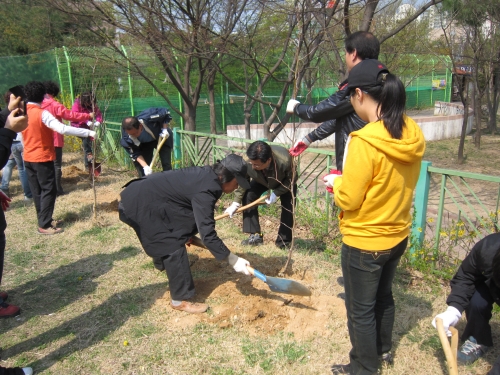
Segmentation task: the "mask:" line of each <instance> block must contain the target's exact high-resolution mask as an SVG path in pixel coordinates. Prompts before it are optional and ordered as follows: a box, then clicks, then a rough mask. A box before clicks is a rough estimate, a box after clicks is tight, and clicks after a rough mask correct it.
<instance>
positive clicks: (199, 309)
mask: <svg viewBox="0 0 500 375" xmlns="http://www.w3.org/2000/svg"><path fill="white" fill-rule="evenodd" d="M170 307H171V308H173V309H174V310H179V311H185V312H187V313H190V314H201V313H204V312H205V311H207V309H208V305H207V304H206V303H193V302H188V301H182V302H181V304H180V305H178V306H174V305H173V304H172V302H170Z"/></svg>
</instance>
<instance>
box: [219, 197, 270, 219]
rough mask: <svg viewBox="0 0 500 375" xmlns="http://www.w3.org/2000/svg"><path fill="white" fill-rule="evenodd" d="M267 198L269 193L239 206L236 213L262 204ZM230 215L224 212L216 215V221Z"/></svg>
mask: <svg viewBox="0 0 500 375" xmlns="http://www.w3.org/2000/svg"><path fill="white" fill-rule="evenodd" d="M267 198H269V195H264V196H263V197H260V198H259V199H257V200H255V201H253V202H252V203H249V204H247V205H246V206H242V207H240V208H238V209H237V210H236V212H235V213H237V212H241V211H245V210H247V209H249V208H252V207H253V206H256V205H258V204H261V203H262V202H264V201H265V200H266V199H267ZM228 216H229V214H222V215H219V216H216V217H215V221H217V220H220V219H224V218H225V217H228Z"/></svg>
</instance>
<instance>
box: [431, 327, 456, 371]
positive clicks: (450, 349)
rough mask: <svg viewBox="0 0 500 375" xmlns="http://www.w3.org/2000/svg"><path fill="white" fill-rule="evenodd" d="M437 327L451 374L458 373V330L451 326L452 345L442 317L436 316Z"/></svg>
mask: <svg viewBox="0 0 500 375" xmlns="http://www.w3.org/2000/svg"><path fill="white" fill-rule="evenodd" d="M436 328H437V331H438V334H439V340H440V341H441V345H442V346H443V351H444V355H445V357H446V362H447V364H448V371H449V373H450V375H458V366H457V351H458V331H457V329H456V328H455V327H450V328H449V330H450V332H451V346H450V343H449V341H448V337H447V336H446V332H445V330H444V326H443V320H442V319H441V318H436Z"/></svg>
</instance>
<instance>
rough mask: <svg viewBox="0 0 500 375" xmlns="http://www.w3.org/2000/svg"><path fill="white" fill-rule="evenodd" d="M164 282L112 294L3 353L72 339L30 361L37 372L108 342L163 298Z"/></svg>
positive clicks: (10, 353)
mask: <svg viewBox="0 0 500 375" xmlns="http://www.w3.org/2000/svg"><path fill="white" fill-rule="evenodd" d="M164 290H165V283H157V284H151V285H147V286H144V287H141V288H135V289H130V290H127V291H124V292H120V293H116V294H113V295H112V296H111V297H110V298H109V299H108V300H107V301H105V302H104V303H102V304H101V305H99V306H96V307H95V308H93V309H92V310H90V311H88V312H86V313H84V314H82V315H80V316H78V317H76V318H74V319H71V320H69V321H67V322H64V323H62V324H61V325H59V326H57V327H55V328H52V329H50V330H48V331H46V332H44V333H42V334H40V335H38V336H36V337H32V338H30V339H28V340H26V341H23V342H21V343H19V344H16V345H14V346H12V347H10V348H8V349H7V350H5V351H4V352H3V353H2V354H3V355H5V356H6V357H8V356H9V355H15V354H16V353H22V352H29V351H33V350H35V349H36V348H38V347H40V346H46V345H50V343H54V342H56V341H57V340H59V339H64V338H68V339H69V338H70V339H69V341H67V342H66V343H65V344H64V345H62V346H60V347H59V348H57V349H56V350H54V351H52V352H50V353H49V354H47V355H45V356H44V357H42V358H40V359H38V360H36V361H35V362H32V363H30V364H29V366H30V367H33V368H34V369H36V371H37V372H41V371H44V370H46V369H48V368H50V367H51V366H52V365H54V363H56V362H59V361H61V360H63V359H64V358H67V357H69V356H71V355H72V354H73V353H75V352H78V351H81V350H84V349H86V348H88V347H90V346H92V345H95V344H97V343H99V342H102V341H105V340H106V337H108V336H109V335H110V334H111V333H113V332H114V331H116V330H117V329H119V328H120V327H121V326H122V325H123V324H125V323H126V322H127V321H128V320H129V319H130V318H131V317H135V316H138V315H141V314H142V313H143V312H144V311H146V310H148V309H149V308H150V307H151V305H153V304H154V302H155V301H156V300H157V299H158V298H160V297H161V295H162V294H163V293H164Z"/></svg>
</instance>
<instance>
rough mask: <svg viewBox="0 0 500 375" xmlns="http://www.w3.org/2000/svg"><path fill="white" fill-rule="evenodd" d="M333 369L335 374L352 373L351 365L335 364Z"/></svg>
mask: <svg viewBox="0 0 500 375" xmlns="http://www.w3.org/2000/svg"><path fill="white" fill-rule="evenodd" d="M331 370H332V373H333V375H340V374H350V373H351V365H333V366H332V368H331Z"/></svg>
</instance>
